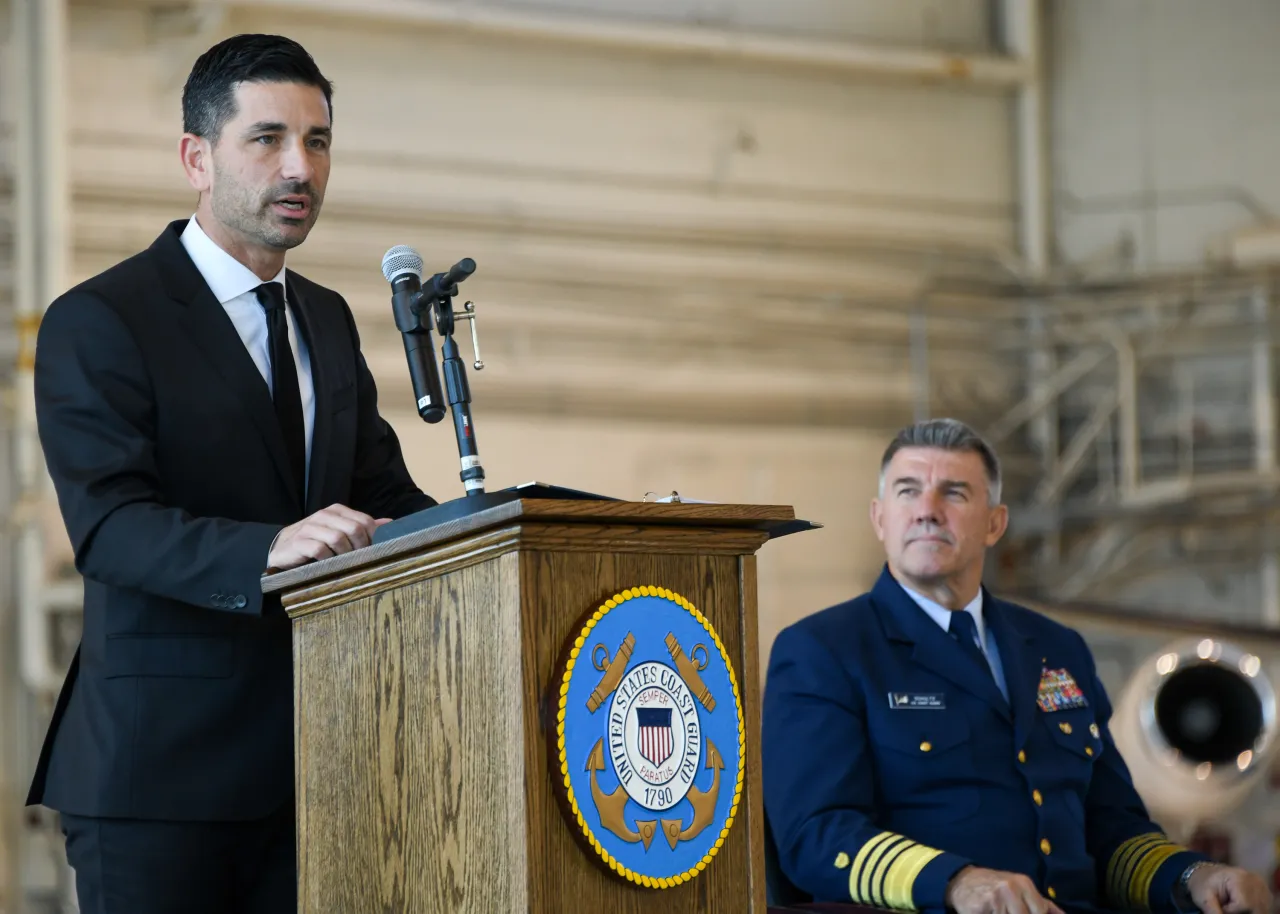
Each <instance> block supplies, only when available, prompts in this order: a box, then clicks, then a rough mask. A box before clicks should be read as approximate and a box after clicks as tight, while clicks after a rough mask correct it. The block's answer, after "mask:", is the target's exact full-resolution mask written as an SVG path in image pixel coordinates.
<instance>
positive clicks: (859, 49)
mask: <svg viewBox="0 0 1280 914" xmlns="http://www.w3.org/2000/svg"><path fill="white" fill-rule="evenodd" d="M224 2H225V3H226V5H227V6H230V7H239V8H242V9H271V10H283V11H287V12H291V13H294V12H299V11H303V12H306V13H307V14H315V13H330V14H333V15H340V16H354V17H359V18H360V19H364V20H382V21H385V22H393V23H396V24H400V25H408V26H418V27H423V28H434V29H437V30H449V31H453V32H462V33H465V34H469V35H477V36H481V37H489V38H499V39H511V38H515V39H522V40H539V41H547V42H554V43H556V44H561V45H576V46H578V47H583V48H588V49H591V50H596V51H604V52H610V53H616V52H630V53H636V54H648V55H653V56H660V57H666V58H674V59H678V60H689V61H716V62H728V63H738V64H745V65H749V66H757V67H758V66H780V67H788V68H795V69H805V70H826V71H829V72H833V73H840V74H846V75H848V76H853V77H864V78H865V77H875V78H881V79H894V80H905V81H909V82H924V83H945V84H951V85H959V86H965V85H970V86H975V87H987V88H992V89H1013V88H1015V87H1017V86H1020V85H1022V84H1023V83H1025V82H1026V81H1027V80H1028V79H1030V78H1031V74H1030V72H1029V70H1028V67H1027V65H1026V64H1025V63H1024V62H1023V61H1020V60H1014V59H1010V58H1007V57H1000V56H993V55H983V54H958V53H952V52H947V51H940V50H930V49H925V48H910V47H891V46H883V45H874V44H862V43H857V42H852V41H830V40H824V39H819V38H804V37H791V36H789V35H786V34H773V33H766V32H763V31H761V32H749V31H743V30H737V29H726V28H712V27H700V26H689V25H677V24H665V23H661V22H655V21H653V20H652V19H640V18H626V17H605V16H582V15H574V14H570V13H551V12H531V11H529V12H526V11H521V10H518V9H515V8H512V7H510V6H499V5H498V4H488V3H446V2H439V0H224Z"/></svg>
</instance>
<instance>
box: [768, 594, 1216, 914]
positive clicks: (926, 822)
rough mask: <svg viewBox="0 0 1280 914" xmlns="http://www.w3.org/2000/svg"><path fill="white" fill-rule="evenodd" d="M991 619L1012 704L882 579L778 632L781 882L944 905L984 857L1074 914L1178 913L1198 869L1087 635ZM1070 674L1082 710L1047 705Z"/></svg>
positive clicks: (1026, 620)
mask: <svg viewBox="0 0 1280 914" xmlns="http://www.w3.org/2000/svg"><path fill="white" fill-rule="evenodd" d="M983 616H984V619H985V620H986V624H987V626H988V627H989V628H990V629H991V630H992V631H993V633H994V636H995V639H996V644H997V647H998V648H999V651H1000V657H1001V660H1002V662H1003V666H1004V673H1005V678H1006V681H1007V685H1008V690H1009V696H1010V700H1009V701H1008V702H1006V701H1005V699H1004V696H1003V695H1001V694H1000V690H999V688H998V686H997V685H996V682H995V679H994V678H993V677H992V676H991V674H990V673H989V671H987V670H985V669H983V668H981V667H979V665H978V664H977V663H975V662H974V661H973V660H972V659H971V658H970V657H969V656H967V655H965V654H964V653H963V652H962V650H961V648H960V646H959V645H958V644H956V642H955V641H953V640H952V639H951V637H950V636H949V635H948V634H947V633H946V632H944V631H943V630H942V628H941V627H940V626H939V625H938V624H937V623H936V622H935V621H934V620H933V619H931V618H930V617H929V616H928V615H927V614H926V613H925V612H924V610H922V609H921V608H920V607H919V606H917V605H916V603H915V602H914V601H913V600H912V599H911V597H910V596H909V595H908V594H907V593H906V592H905V591H904V590H903V589H902V587H901V586H900V585H899V584H898V582H897V581H896V580H895V579H894V578H893V576H892V575H891V574H890V573H889V571H888V569H887V568H886V569H885V571H884V572H883V573H882V574H881V576H880V579H879V581H877V583H876V585H875V587H874V589H873V590H872V591H871V593H869V594H864V595H863V596H860V597H858V598H857V599H854V600H850V601H849V602H847V603H841V604H840V605H838V606H834V607H831V608H830V609H827V610H824V611H823V612H820V613H817V614H815V615H812V616H809V617H808V618H805V619H802V620H801V621H799V622H797V623H796V624H794V625H792V626H791V627H789V628H787V629H785V630H784V631H783V632H782V633H781V634H780V635H779V636H778V638H777V640H776V641H775V643H774V646H773V652H772V655H771V657H770V662H769V674H768V681H767V683H766V687H765V699H764V745H763V750H764V795H765V808H766V812H767V814H768V817H769V822H770V825H771V827H772V830H773V835H774V838H775V840H776V842H777V845H778V855H779V863H780V864H781V866H782V870H783V872H784V873H785V874H786V875H787V876H788V878H789V879H790V880H791V881H792V882H794V883H795V884H796V885H797V886H798V887H799V888H801V889H803V890H804V891H806V892H808V893H810V894H812V895H813V896H814V897H815V898H817V899H819V900H827V901H836V900H842V901H849V900H851V899H852V900H853V901H855V902H858V903H862V904H871V905H882V906H887V907H894V908H900V909H913V908H914V909H938V910H940V909H942V908H943V907H944V898H945V895H946V887H947V883H948V882H949V881H950V879H951V877H952V876H954V875H955V874H956V873H957V872H959V870H960V869H961V868H962V867H964V866H966V865H968V864H974V865H977V866H981V867H989V868H991V869H997V870H1007V871H1010V872H1015V873H1023V874H1025V875H1027V876H1029V877H1030V878H1031V879H1032V880H1033V881H1034V882H1035V884H1036V886H1037V887H1038V888H1039V890H1040V892H1041V893H1042V894H1043V895H1045V896H1047V897H1049V898H1052V899H1054V900H1055V901H1056V903H1057V904H1058V905H1059V906H1060V907H1063V908H1064V909H1066V910H1068V911H1073V910H1074V911H1089V910H1094V909H1097V908H1100V907H1120V908H1145V909H1149V910H1152V911H1157V912H1159V911H1173V910H1174V907H1173V903H1172V889H1173V886H1174V883H1175V881H1176V880H1177V878H1178V876H1180V875H1181V873H1182V871H1183V870H1184V869H1185V868H1186V867H1187V866H1188V865H1189V864H1191V863H1192V862H1194V861H1195V860H1199V859H1202V858H1201V857H1200V856H1199V855H1197V854H1194V853H1191V852H1189V851H1187V850H1185V849H1184V848H1181V847H1178V846H1177V845H1175V844H1173V843H1171V842H1169V841H1168V840H1167V839H1166V838H1165V837H1164V835H1163V834H1162V833H1161V831H1160V829H1159V827H1158V826H1157V825H1155V824H1154V823H1153V822H1151V821H1150V819H1149V818H1148V816H1147V812H1146V809H1145V808H1144V806H1143V804H1142V801H1141V800H1140V799H1139V797H1138V794H1137V792H1136V791H1135V790H1134V787H1133V782H1132V781H1131V779H1130V777H1129V771H1128V769H1127V768H1126V767H1125V764H1124V761H1123V760H1122V759H1121V758H1120V755H1119V753H1118V752H1117V751H1116V748H1115V745H1114V744H1113V743H1112V741H1111V735H1110V733H1109V732H1108V730H1107V725H1108V721H1109V719H1110V717H1111V705H1110V704H1109V702H1108V700H1107V696H1106V693H1105V692H1104V690H1103V688H1102V684H1101V683H1100V682H1099V681H1098V677H1097V674H1096V672H1095V669H1094V663H1093V657H1092V655H1091V654H1090V652H1089V649H1088V647H1087V646H1086V645H1085V643H1084V640H1083V639H1082V638H1081V637H1080V635H1079V634H1077V633H1076V632H1074V631H1072V630H1071V629H1069V628H1066V627H1064V626H1062V625H1059V624H1058V623H1056V622H1053V621H1051V620H1050V619H1047V618H1045V617H1044V616H1042V615H1040V614H1038V613H1034V612H1032V611H1031V610H1028V609H1025V608H1023V607H1021V606H1016V605H1014V604H1012V603H1006V602H1003V601H1000V600H997V599H994V598H992V597H991V595H990V594H989V593H987V592H985V591H984V593H983ZM1062 671H1065V672H1066V674H1067V676H1068V677H1069V680H1068V681H1070V680H1074V682H1075V684H1076V685H1077V686H1078V688H1079V691H1080V693H1081V694H1082V695H1083V703H1081V702H1080V699H1079V698H1077V699H1075V700H1074V701H1068V702H1061V701H1060V702H1059V705H1063V704H1066V705H1070V704H1078V705H1079V706H1077V707H1053V702H1052V700H1051V699H1049V698H1048V697H1046V701H1045V704H1046V706H1049V707H1051V708H1052V710H1049V711H1046V710H1043V709H1042V708H1041V707H1040V704H1039V702H1038V700H1037V699H1038V695H1039V694H1040V692H1041V682H1042V680H1045V681H1046V682H1047V683H1055V682H1056V683H1061V682H1062V681H1064V680H1063V677H1062ZM1049 691H1050V692H1052V687H1050V689H1049ZM904 696H905V697H904Z"/></svg>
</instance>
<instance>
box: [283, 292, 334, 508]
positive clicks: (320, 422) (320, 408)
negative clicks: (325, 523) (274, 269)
mask: <svg viewBox="0 0 1280 914" xmlns="http://www.w3.org/2000/svg"><path fill="white" fill-rule="evenodd" d="M288 288H289V291H288V296H289V306H290V307H291V308H292V309H293V310H294V313H295V314H296V315H297V318H298V328H299V330H300V331H301V333H302V335H303V337H305V339H306V345H307V352H308V354H309V361H310V363H311V386H312V389H313V391H314V393H315V417H314V421H313V423H312V427H311V459H310V462H309V463H308V470H307V504H306V507H305V509H304V512H303V513H304V514H307V515H310V514H314V513H315V512H316V511H319V510H320V509H321V508H322V507H324V506H325V505H326V504H328V503H329V499H327V497H326V495H325V491H326V488H325V472H326V470H327V469H328V460H327V457H328V454H329V450H330V448H329V439H330V438H331V437H332V435H333V423H332V418H333V417H332V409H331V405H332V404H331V398H332V393H333V391H332V389H331V388H332V385H331V384H330V379H329V374H328V372H326V371H325V365H326V364H327V363H329V359H328V358H327V357H326V355H325V350H324V346H325V342H326V340H328V339H329V338H330V334H327V333H324V332H323V331H322V330H321V329H320V327H319V324H320V315H319V313H318V312H317V311H316V309H315V303H314V302H312V301H310V300H309V299H308V298H307V296H306V295H305V294H304V292H303V284H302V283H300V282H299V281H298V277H297V276H296V275H295V274H294V273H293V272H292V271H290V272H289V273H288Z"/></svg>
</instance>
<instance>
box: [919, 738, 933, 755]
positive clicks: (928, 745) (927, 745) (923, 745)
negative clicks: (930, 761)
mask: <svg viewBox="0 0 1280 914" xmlns="http://www.w3.org/2000/svg"><path fill="white" fill-rule="evenodd" d="M932 748H933V743H931V742H929V741H928V740H925V741H924V742H923V743H921V744H920V751H921V752H928V751H929V750H930V749H932Z"/></svg>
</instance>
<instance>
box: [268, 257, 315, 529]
mask: <svg viewBox="0 0 1280 914" xmlns="http://www.w3.org/2000/svg"><path fill="white" fill-rule="evenodd" d="M257 293H258V302H259V303H260V304H261V305H262V309H263V310H264V311H266V312H267V339H268V343H269V346H270V349H271V392H272V399H273V400H274V401H275V405H276V421H277V422H279V423H280V433H281V434H282V435H284V449H285V453H286V454H288V455H289V467H290V469H292V470H293V478H294V483H295V486H296V489H297V494H298V504H300V505H301V504H305V503H306V480H307V433H306V426H304V425H303V421H302V394H301V393H300V392H299V390H298V369H297V366H296V365H295V364H294V361H293V348H292V347H291V346H290V345H289V321H288V318H287V317H286V316H285V310H284V286H283V285H281V284H280V283H278V282H265V283H263V284H262V285H260V286H258V288H257Z"/></svg>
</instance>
